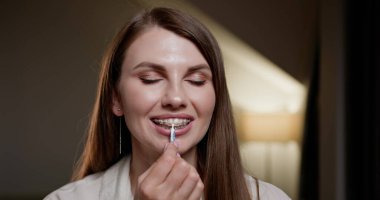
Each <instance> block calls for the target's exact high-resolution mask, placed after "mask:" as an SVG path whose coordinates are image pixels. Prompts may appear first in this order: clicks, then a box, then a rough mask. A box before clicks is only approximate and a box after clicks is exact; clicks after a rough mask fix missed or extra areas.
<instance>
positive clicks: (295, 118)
mask: <svg viewBox="0 0 380 200" xmlns="http://www.w3.org/2000/svg"><path fill="white" fill-rule="evenodd" d="M238 123H239V125H238V126H239V127H240V129H239V137H240V139H241V140H243V141H252V140H253V141H289V140H297V139H298V138H299V134H300V133H301V128H302V116H301V115H300V114H299V113H264V114H262V113H261V114H260V113H242V114H241V116H240V121H238Z"/></svg>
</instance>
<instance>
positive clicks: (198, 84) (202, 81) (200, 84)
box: [187, 80, 206, 86]
mask: <svg viewBox="0 0 380 200" xmlns="http://www.w3.org/2000/svg"><path fill="white" fill-rule="evenodd" d="M187 81H188V82H189V83H191V84H192V85H195V86H202V85H204V84H205V83H206V80H187Z"/></svg>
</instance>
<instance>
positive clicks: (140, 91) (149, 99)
mask: <svg viewBox="0 0 380 200" xmlns="http://www.w3.org/2000/svg"><path fill="white" fill-rule="evenodd" d="M124 86H125V87H121V91H120V92H121V94H122V101H123V106H124V111H125V112H126V113H125V114H126V116H127V117H128V115H131V114H133V115H144V114H146V113H148V112H149V111H150V110H151V108H152V107H154V105H155V104H156V103H157V101H158V100H159V96H160V94H159V93H158V91H157V90H152V91H150V90H148V89H147V88H143V87H142V86H141V84H139V83H136V82H134V81H130V82H126V83H125V84H124ZM135 117H136V116H135Z"/></svg>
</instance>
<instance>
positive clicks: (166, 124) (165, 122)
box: [152, 118, 191, 129]
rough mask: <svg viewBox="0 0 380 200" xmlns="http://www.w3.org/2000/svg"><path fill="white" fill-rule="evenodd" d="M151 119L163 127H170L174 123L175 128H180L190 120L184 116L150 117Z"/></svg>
mask: <svg viewBox="0 0 380 200" xmlns="http://www.w3.org/2000/svg"><path fill="white" fill-rule="evenodd" d="M152 121H153V122H154V123H155V124H156V125H158V126H160V127H162V128H165V129H170V128H171V126H172V125H174V128H175V129H182V128H184V127H185V126H187V125H188V124H189V123H190V122H191V120H190V119H186V118H166V119H152Z"/></svg>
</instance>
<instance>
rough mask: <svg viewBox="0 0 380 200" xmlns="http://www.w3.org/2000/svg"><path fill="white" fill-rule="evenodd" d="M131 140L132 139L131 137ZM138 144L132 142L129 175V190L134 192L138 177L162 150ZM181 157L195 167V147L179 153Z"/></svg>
mask: <svg viewBox="0 0 380 200" xmlns="http://www.w3.org/2000/svg"><path fill="white" fill-rule="evenodd" d="M132 140H133V139H132ZM141 147H142V146H140V145H134V142H132V155H131V156H132V157H131V164H130V165H131V167H130V171H129V177H130V182H131V191H132V193H133V194H134V193H135V192H134V191H135V189H136V186H137V180H138V177H139V176H140V175H141V174H143V173H144V172H145V171H146V170H148V169H149V167H150V166H151V165H152V164H153V163H154V162H155V161H156V160H157V159H158V158H159V157H160V156H161V154H162V152H157V151H154V150H152V149H148V148H144V147H143V148H141ZM181 158H182V159H184V160H186V161H187V162H188V163H189V164H191V165H193V166H194V167H195V168H196V169H197V154H196V147H193V148H192V149H190V150H189V151H187V152H186V153H184V154H182V155H181Z"/></svg>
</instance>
